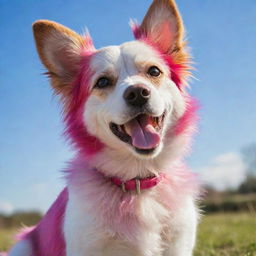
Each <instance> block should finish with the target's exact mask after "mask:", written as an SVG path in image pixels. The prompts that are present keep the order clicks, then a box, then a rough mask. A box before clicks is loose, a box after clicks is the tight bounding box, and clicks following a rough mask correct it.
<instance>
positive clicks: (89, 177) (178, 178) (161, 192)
mask: <svg viewBox="0 0 256 256" xmlns="http://www.w3.org/2000/svg"><path fill="white" fill-rule="evenodd" d="M133 31H134V35H135V38H136V39H138V40H140V41H143V42H144V43H146V44H147V45H150V46H151V47H153V49H155V51H157V52H158V54H159V55H160V56H161V58H162V59H163V60H164V62H165V63H166V64H167V66H168V67H169V68H170V71H171V79H172V80H173V81H174V83H175V84H176V85H177V87H178V88H179V90H180V91H181V92H182V87H181V86H182V84H181V83H182V79H181V73H182V70H183V69H184V68H185V67H184V66H183V65H180V64H175V63H174V61H173V60H172V58H171V57H170V56H167V55H166V54H164V53H162V52H161V51H160V50H159V49H158V47H157V46H156V45H154V44H153V43H152V42H150V40H149V39H147V38H145V37H144V36H143V35H141V33H140V31H139V28H138V27H133ZM94 53H95V49H94V47H93V44H92V41H91V39H90V37H89V36H88V35H87V37H86V38H85V48H84V49H83V50H82V52H81V56H82V61H81V66H80V72H79V75H78V77H77V79H76V80H75V82H74V84H73V90H72V95H71V100H70V103H69V106H68V111H67V113H66V114H65V118H64V120H65V123H66V135H67V136H68V137H69V138H70V139H71V141H72V143H73V144H74V146H75V148H76V149H77V150H78V157H77V158H76V159H75V160H74V161H73V162H72V163H71V165H70V167H69V169H68V171H67V180H68V182H69V183H72V184H73V185H74V184H75V188H76V189H77V190H80V191H81V190H83V188H86V189H84V190H83V191H84V200H85V201H88V202H91V204H92V207H91V209H92V211H93V212H94V213H93V215H96V217H97V219H98V220H99V222H101V223H103V225H104V226H105V228H106V230H108V229H109V227H111V230H114V231H115V234H117V235H118V236H120V237H123V238H125V239H127V240H128V241H136V240H137V239H138V227H139V226H141V225H142V226H143V225H147V223H144V222H143V219H142V218H140V215H139V214H137V212H136V211H138V209H139V208H140V204H141V202H142V201H143V197H144V196H147V195H148V194H150V193H151V190H148V191H144V195H141V196H137V195H136V194H132V193H122V192H121V190H120V188H118V187H117V186H115V185H113V184H112V182H111V181H110V180H109V179H108V178H106V177H105V176H103V175H102V174H101V173H100V172H99V171H97V170H95V169H94V168H92V167H91V166H90V162H91V160H92V158H93V155H95V154H96V153H97V152H99V151H100V150H101V149H102V148H103V147H104V145H103V144H102V143H101V142H100V141H99V140H98V139H97V138H96V137H94V136H92V135H90V134H89V133H88V131H87V130H86V127H85V126H84V122H83V117H82V115H83V110H84V105H85V103H86V100H87V98H88V95H89V92H88V84H89V82H90V78H91V76H92V74H93V71H92V70H91V69H90V60H91V57H92V56H93V54H94ZM184 97H185V96H184ZM196 110H197V104H196V103H195V101H194V100H193V99H192V98H190V97H187V109H186V111H185V114H184V115H183V116H182V117H181V118H180V119H179V120H178V121H177V124H176V126H175V127H174V134H175V135H176V136H178V135H180V134H182V133H184V132H186V130H187V129H188V128H189V127H190V126H193V125H194V123H195V122H196V120H197V117H196ZM153 189H154V188H153ZM157 189H158V196H160V198H161V199H162V203H163V204H164V206H165V207H167V208H169V209H170V210H171V211H173V210H175V209H177V208H179V207H181V203H182V202H183V199H184V198H185V197H187V196H188V195H191V196H196V194H197V192H198V186H197V181H196V177H195V175H194V174H192V173H191V172H190V171H188V170H187V169H186V167H185V166H183V165H172V166H171V167H169V168H166V170H165V176H164V179H163V180H162V181H161V182H160V183H159V184H158V186H157ZM152 196H155V195H152ZM67 202H68V190H67V188H65V189H64V190H63V191H62V192H61V194H60V195H59V197H58V199H57V200H56V201H55V203H54V204H53V205H52V207H51V208H50V209H49V211H48V212H47V213H46V215H45V216H44V218H43V219H42V220H41V222H40V223H39V224H38V225H37V226H36V227H35V228H33V229H31V230H26V231H25V232H23V233H22V234H20V236H19V239H28V240H29V241H31V244H32V248H33V253H32V255H33V256H34V255H36V256H52V255H54V256H65V255H66V253H65V248H66V245H65V242H64V239H63V217H64V214H65V209H66V204H67Z"/></svg>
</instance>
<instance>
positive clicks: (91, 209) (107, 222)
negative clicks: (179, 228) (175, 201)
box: [64, 190, 172, 256]
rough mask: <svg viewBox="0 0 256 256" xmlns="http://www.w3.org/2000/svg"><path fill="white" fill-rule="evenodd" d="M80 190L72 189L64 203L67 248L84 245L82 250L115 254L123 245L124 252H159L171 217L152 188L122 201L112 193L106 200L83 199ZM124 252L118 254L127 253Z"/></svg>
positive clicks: (152, 253)
mask: <svg viewBox="0 0 256 256" xmlns="http://www.w3.org/2000/svg"><path fill="white" fill-rule="evenodd" d="M80 192H81V194H79V193H77V190H76V193H72V190H71V193H70V197H69V202H68V205H67V212H66V218H65V225H64V230H65V238H66V244H67V251H68V250H69V248H70V250H72V251H74V250H75V248H74V247H78V248H80V249H81V247H83V249H82V250H84V252H87V251H90V250H95V251H99V254H98V255H101V254H100V252H103V251H104V255H114V254H113V252H115V253H116V251H119V248H122V250H123V251H124V252H125V251H127V255H129V254H130V255H143V256H144V255H145V256H151V255H160V252H161V251H162V250H163V248H164V244H165V242H166V239H167V234H168V236H169V233H170V231H171V227H170V224H171V223H172V221H171V218H172V217H171V213H170V210H169V209H168V208H167V207H166V206H164V205H163V204H162V202H161V198H159V196H157V194H156V193H155V192H154V191H151V192H149V193H147V192H146V193H143V194H141V195H139V196H138V195H134V196H132V197H129V196H127V197H126V198H124V199H123V201H121V202H118V200H120V197H118V196H117V195H115V194H113V195H112V197H111V200H109V201H107V202H106V201H104V200H103V198H102V197H100V196H99V197H95V198H92V196H91V200H88V199H87V200H84V199H85V197H84V196H85V195H84V194H83V193H84V192H82V191H80ZM105 199H106V198H105ZM70 234H73V235H72V236H71V235H70ZM81 240H83V241H81ZM145 248H147V249H146V250H145ZM107 252H109V254H108V253H107ZM124 252H123V253H124ZM144 252H145V253H144ZM111 253H112V254H111ZM123 253H122V254H120V255H126V254H123ZM95 255H97V254H95Z"/></svg>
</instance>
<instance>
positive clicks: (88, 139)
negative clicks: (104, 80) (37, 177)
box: [65, 36, 103, 155]
mask: <svg viewBox="0 0 256 256" xmlns="http://www.w3.org/2000/svg"><path fill="white" fill-rule="evenodd" d="M86 39H87V40H86V42H87V44H89V45H87V47H89V48H84V49H83V50H82V52H81V56H82V60H81V65H80V72H79V75H78V77H77V79H76V80H75V82H74V84H73V91H72V96H71V102H70V105H69V110H68V112H67V113H66V115H65V122H66V125H67V128H66V132H65V133H66V135H67V136H68V137H69V138H70V139H71V142H72V143H73V144H74V145H75V147H76V148H77V149H78V150H79V151H80V152H82V153H83V154H84V155H93V154H95V153H97V152H98V151H99V150H101V149H102V148H103V144H102V143H101V142H100V141H99V140H98V139H97V138H96V137H94V136H92V135H90V134H89V133H88V132H87V130H86V128H85V125H84V122H83V116H82V115H83V110H84V105H85V103H86V100H87V98H88V96H89V94H88V93H89V92H88V84H89V81H90V80H89V79H90V77H91V76H92V72H91V70H90V60H91V57H92V55H93V53H94V52H95V49H94V47H93V46H92V41H91V39H88V36H87V38H86Z"/></svg>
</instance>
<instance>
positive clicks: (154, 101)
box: [84, 41, 185, 157]
mask: <svg viewBox="0 0 256 256" xmlns="http://www.w3.org/2000/svg"><path fill="white" fill-rule="evenodd" d="M142 63H144V65H143V64H142ZM153 65H155V66H157V67H159V68H160V69H161V71H162V72H163V74H162V79H161V85H160V86H159V87H157V86H156V85H155V84H153V83H152V82H151V81H150V80H149V79H147V78H146V77H145V74H146V72H147V69H148V68H149V67H150V66H153ZM91 68H92V70H93V71H94V72H95V74H94V76H93V78H92V79H91V84H90V88H91V90H93V85H94V84H95V83H96V81H97V79H98V78H99V77H101V76H102V74H105V73H106V72H107V74H108V76H109V75H112V76H115V77H116V80H117V82H116V85H115V86H114V89H113V91H112V92H111V94H109V95H108V96H107V98H106V99H104V100H102V99H101V98H100V97H98V96H97V95H93V94H92V95H90V96H89V98H88V99H87V102H86V104H85V108H84V109H85V110H84V120H85V124H86V127H87V129H88V131H89V132H90V133H91V134H93V135H95V136H96V137H98V138H100V140H101V141H103V142H104V143H105V144H107V145H111V147H112V148H115V149H118V150H119V151H124V149H125V148H128V149H129V150H130V152H131V153H132V154H135V155H136V153H135V151H134V149H133V148H131V146H130V145H128V144H126V143H123V142H122V141H120V140H119V139H118V138H117V137H116V136H115V135H113V133H112V132H111V131H110V129H109V123H110V122H114V123H116V124H120V125H121V124H124V123H126V122H127V121H128V120H129V119H130V112H131V111H132V109H131V108H129V107H128V106H127V104H126V103H125V100H124V99H123V93H124V91H125V89H126V88H128V87H129V86H131V85H137V84H143V85H145V86H146V87H148V88H149V89H150V90H151V97H150V100H149V108H150V109H151V111H152V115H153V116H160V115H162V114H163V112H164V111H167V114H168V117H169V119H168V118H166V120H167V121H168V122H169V124H168V123H167V122H165V123H166V125H165V127H164V131H165V128H166V127H167V126H169V125H170V122H172V121H174V120H176V119H177V118H179V117H180V116H182V114H183V113H184V111H185V102H184V98H183V97H182V96H181V93H180V91H179V90H178V88H177V86H176V85H175V84H174V83H173V81H172V80H171V79H170V78H169V77H170V74H169V70H168V67H167V66H166V65H165V63H164V62H163V60H162V59H161V58H160V57H159V56H158V54H157V53H156V52H155V51H154V50H153V49H152V48H151V47H149V46H147V45H146V44H145V43H142V42H138V41H134V42H128V43H125V44H123V45H121V46H110V47H106V48H103V49H101V50H99V52H98V53H96V55H95V56H94V57H93V59H92V64H91ZM141 73H143V74H144V76H143V75H140V74H141ZM171 115H172V116H171ZM173 119H174V120H173ZM167 124H168V125H167ZM163 135H164V133H163ZM162 146H163V144H162V142H161V143H160V145H159V147H158V150H157V151H156V152H155V155H156V154H158V153H159V152H160V151H161V149H162ZM125 151H126V150H125ZM126 153H127V152H126ZM155 155H154V156H155ZM140 157H141V156H140Z"/></svg>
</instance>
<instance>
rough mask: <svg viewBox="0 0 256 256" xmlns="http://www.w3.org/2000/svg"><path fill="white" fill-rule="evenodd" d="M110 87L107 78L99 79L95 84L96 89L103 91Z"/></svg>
mask: <svg viewBox="0 0 256 256" xmlns="http://www.w3.org/2000/svg"><path fill="white" fill-rule="evenodd" d="M110 85H111V81H110V79H109V78H107V77H101V78H99V79H98V81H97V83H96V84H95V87H96V88H99V89H103V88H105V87H108V86H110Z"/></svg>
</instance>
